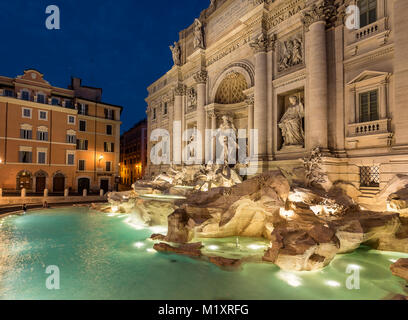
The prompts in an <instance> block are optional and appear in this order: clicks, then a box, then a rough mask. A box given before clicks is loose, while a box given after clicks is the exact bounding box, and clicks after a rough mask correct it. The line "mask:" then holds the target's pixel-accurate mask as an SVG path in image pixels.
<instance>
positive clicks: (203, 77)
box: [194, 71, 208, 83]
mask: <svg viewBox="0 0 408 320" xmlns="http://www.w3.org/2000/svg"><path fill="white" fill-rule="evenodd" d="M207 78H208V73H207V71H199V72H197V73H196V74H195V75H194V80H195V81H196V82H197V83H206V82H207Z"/></svg>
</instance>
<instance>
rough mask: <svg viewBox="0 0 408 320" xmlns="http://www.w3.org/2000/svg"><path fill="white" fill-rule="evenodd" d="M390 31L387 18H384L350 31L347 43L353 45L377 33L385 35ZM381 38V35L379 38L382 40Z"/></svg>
mask: <svg viewBox="0 0 408 320" xmlns="http://www.w3.org/2000/svg"><path fill="white" fill-rule="evenodd" d="M388 32H389V29H388V27H387V18H383V19H380V20H377V21H376V22H374V23H371V24H369V25H367V26H364V27H362V28H360V29H358V30H353V31H350V32H349V33H348V36H347V38H348V41H347V44H348V45H352V44H355V43H357V42H360V41H363V40H365V39H368V38H371V37H373V36H377V35H383V36H384V37H385V36H386V35H387V33H388ZM380 38H381V37H379V40H381V39H380Z"/></svg>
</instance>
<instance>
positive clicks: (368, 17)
mask: <svg viewBox="0 0 408 320" xmlns="http://www.w3.org/2000/svg"><path fill="white" fill-rule="evenodd" d="M358 6H359V8H360V28H363V27H365V26H367V25H369V24H372V23H374V22H376V21H377V0H360V1H359V2H358Z"/></svg>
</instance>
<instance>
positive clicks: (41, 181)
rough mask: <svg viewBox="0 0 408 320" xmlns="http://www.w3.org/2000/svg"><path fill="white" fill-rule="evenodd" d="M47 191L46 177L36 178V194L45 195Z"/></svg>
mask: <svg viewBox="0 0 408 320" xmlns="http://www.w3.org/2000/svg"><path fill="white" fill-rule="evenodd" d="M44 190H45V177H36V178H35V192H37V193H43V192H44Z"/></svg>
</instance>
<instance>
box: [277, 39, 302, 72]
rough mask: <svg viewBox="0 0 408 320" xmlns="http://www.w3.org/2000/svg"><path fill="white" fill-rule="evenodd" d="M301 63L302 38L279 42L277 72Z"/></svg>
mask: <svg viewBox="0 0 408 320" xmlns="http://www.w3.org/2000/svg"><path fill="white" fill-rule="evenodd" d="M302 63H303V41H302V38H301V37H300V36H299V37H296V38H294V39H290V40H287V41H283V42H281V45H280V53H279V63H278V71H279V72H281V71H284V70H286V69H288V68H291V67H294V66H297V65H299V64H302Z"/></svg>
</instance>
